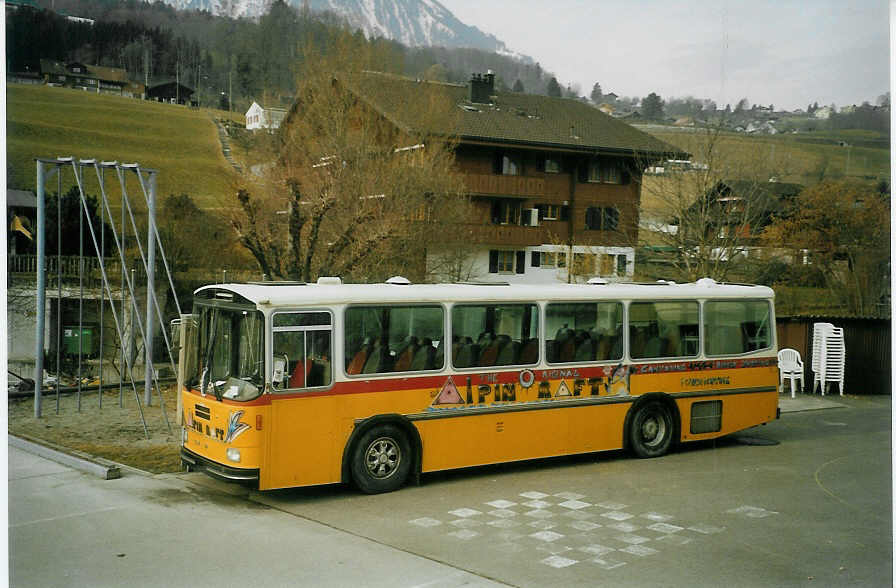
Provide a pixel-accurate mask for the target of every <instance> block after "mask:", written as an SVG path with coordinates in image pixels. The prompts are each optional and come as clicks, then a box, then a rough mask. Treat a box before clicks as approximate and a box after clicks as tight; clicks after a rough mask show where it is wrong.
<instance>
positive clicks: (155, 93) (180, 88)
mask: <svg viewBox="0 0 896 588" xmlns="http://www.w3.org/2000/svg"><path fill="white" fill-rule="evenodd" d="M191 96H193V88H189V87H187V86H184V85H183V84H180V83H178V82H176V81H175V80H167V81H164V82H158V83H156V84H155V85H152V86H149V87H148V88H147V89H146V98H147V100H156V101H157V102H170V103H172V104H188V103H189V102H190V97H191Z"/></svg>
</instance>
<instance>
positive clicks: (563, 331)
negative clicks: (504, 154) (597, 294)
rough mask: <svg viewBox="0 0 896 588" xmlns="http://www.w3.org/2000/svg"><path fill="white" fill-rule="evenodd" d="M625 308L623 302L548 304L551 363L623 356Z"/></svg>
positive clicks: (546, 314)
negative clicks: (551, 336)
mask: <svg viewBox="0 0 896 588" xmlns="http://www.w3.org/2000/svg"><path fill="white" fill-rule="evenodd" d="M622 317H623V307H622V304H621V303H619V302H567V303H551V304H548V305H547V311H546V313H545V323H546V325H547V329H548V332H552V331H554V330H556V332H555V334H554V338H553V339H549V340H548V341H547V349H548V362H550V363H572V362H587V361H613V360H619V359H622Z"/></svg>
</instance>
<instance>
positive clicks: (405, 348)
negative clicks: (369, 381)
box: [393, 335, 420, 372]
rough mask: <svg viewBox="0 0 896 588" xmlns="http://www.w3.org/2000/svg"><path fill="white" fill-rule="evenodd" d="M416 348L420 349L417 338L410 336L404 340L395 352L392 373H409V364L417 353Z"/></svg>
mask: <svg viewBox="0 0 896 588" xmlns="http://www.w3.org/2000/svg"><path fill="white" fill-rule="evenodd" d="M418 347H420V345H419V343H418V342H417V337H414V336H413V335H410V336H409V337H408V338H407V339H405V341H404V343H402V345H401V346H400V347H399V348H398V350H397V351H396V352H395V367H394V368H393V371H396V372H407V371H410V369H411V363H412V362H413V360H414V355H415V354H416V353H417V349H418Z"/></svg>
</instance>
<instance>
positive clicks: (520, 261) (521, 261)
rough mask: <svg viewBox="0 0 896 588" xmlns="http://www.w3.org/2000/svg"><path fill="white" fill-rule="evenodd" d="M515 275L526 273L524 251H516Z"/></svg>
mask: <svg viewBox="0 0 896 588" xmlns="http://www.w3.org/2000/svg"><path fill="white" fill-rule="evenodd" d="M516 273H518V274H524V273H526V252H525V251H517V252H516Z"/></svg>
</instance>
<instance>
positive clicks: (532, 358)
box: [519, 337, 538, 365]
mask: <svg viewBox="0 0 896 588" xmlns="http://www.w3.org/2000/svg"><path fill="white" fill-rule="evenodd" d="M536 361H538V337H535V338H532V339H529V340H527V341H526V342H525V343H523V344H522V345H520V359H519V362H520V363H521V364H523V365H526V364H530V363H535V362H536Z"/></svg>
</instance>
